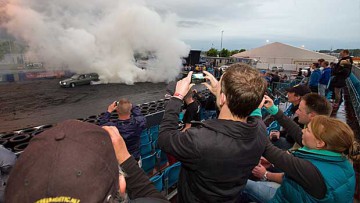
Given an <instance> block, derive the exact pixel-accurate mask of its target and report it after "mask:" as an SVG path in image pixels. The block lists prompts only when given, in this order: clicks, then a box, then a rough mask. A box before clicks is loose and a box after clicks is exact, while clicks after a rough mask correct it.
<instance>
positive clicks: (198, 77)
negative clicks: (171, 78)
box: [191, 73, 206, 84]
mask: <svg viewBox="0 0 360 203" xmlns="http://www.w3.org/2000/svg"><path fill="white" fill-rule="evenodd" d="M204 76H205V74H204V73H195V74H193V75H192V76H191V83H194V84H200V83H203V82H206V79H205V77H204Z"/></svg>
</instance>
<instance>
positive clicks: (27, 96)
mask: <svg viewBox="0 0 360 203" xmlns="http://www.w3.org/2000/svg"><path fill="white" fill-rule="evenodd" d="M58 83H59V79H48V80H37V81H31V82H22V83H8V84H0V106H1V107H0V132H9V131H14V130H18V129H23V128H26V127H33V126H39V125H44V124H53V123H57V122H60V121H63V120H66V119H71V118H75V119H76V118H87V117H88V116H91V115H98V114H100V113H101V112H104V111H106V109H107V106H108V105H109V104H110V103H112V102H113V101H115V100H118V99H119V98H121V97H127V98H129V99H130V100H131V101H132V102H133V103H134V104H142V103H145V102H149V101H154V100H159V99H162V98H164V95H165V94H166V87H167V84H165V83H156V84H155V83H137V84H135V85H131V86H129V85H124V84H107V85H105V84H102V85H92V86H90V85H88V86H78V87H75V88H61V87H60V86H59V85H58Z"/></svg>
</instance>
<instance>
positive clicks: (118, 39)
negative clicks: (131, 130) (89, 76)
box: [1, 0, 189, 84]
mask: <svg viewBox="0 0 360 203" xmlns="http://www.w3.org/2000/svg"><path fill="white" fill-rule="evenodd" d="M6 18H7V19H8V20H6V22H2V24H1V26H2V27H4V28H6V29H7V32H8V33H10V34H12V35H13V36H15V37H16V38H17V39H21V40H24V41H25V42H27V43H28V45H29V47H30V50H29V52H30V53H29V54H32V55H36V56H38V57H39V58H40V59H41V60H42V61H45V63H46V64H47V65H48V66H49V67H58V66H61V65H64V64H66V65H68V67H69V69H71V70H73V71H76V72H94V71H95V72H98V73H99V74H100V76H101V78H102V80H103V81H105V82H123V83H127V84H133V83H134V82H141V81H151V82H160V81H171V80H173V79H174V78H175V77H176V76H177V74H178V73H179V71H180V67H181V57H183V56H187V54H188V51H189V46H187V45H186V44H185V43H184V42H183V41H181V40H179V37H178V34H177V33H178V28H177V26H176V22H177V18H176V16H175V15H171V14H168V15H162V16H160V15H159V14H158V13H156V12H155V11H154V10H152V9H149V8H148V7H146V5H145V4H144V3H142V2H140V1H130V0H121V1H118V0H77V1H72V0H62V1H56V0H49V1H42V2H41V3H39V1H36V0H12V1H11V3H8V4H7V5H6ZM147 53H151V55H152V56H151V59H150V60H149V61H148V62H149V63H148V67H147V70H141V69H140V68H138V67H136V66H135V60H134V54H141V55H145V54H147Z"/></svg>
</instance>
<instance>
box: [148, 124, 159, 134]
mask: <svg viewBox="0 0 360 203" xmlns="http://www.w3.org/2000/svg"><path fill="white" fill-rule="evenodd" d="M154 132H156V133H158V134H159V125H154V126H151V127H150V128H149V134H150V135H151V134H152V133H154Z"/></svg>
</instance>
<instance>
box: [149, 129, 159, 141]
mask: <svg viewBox="0 0 360 203" xmlns="http://www.w3.org/2000/svg"><path fill="white" fill-rule="evenodd" d="M158 137H159V131H154V132H151V133H150V139H151V141H154V140H157V139H158Z"/></svg>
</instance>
